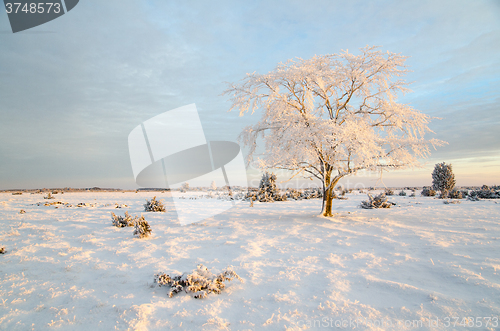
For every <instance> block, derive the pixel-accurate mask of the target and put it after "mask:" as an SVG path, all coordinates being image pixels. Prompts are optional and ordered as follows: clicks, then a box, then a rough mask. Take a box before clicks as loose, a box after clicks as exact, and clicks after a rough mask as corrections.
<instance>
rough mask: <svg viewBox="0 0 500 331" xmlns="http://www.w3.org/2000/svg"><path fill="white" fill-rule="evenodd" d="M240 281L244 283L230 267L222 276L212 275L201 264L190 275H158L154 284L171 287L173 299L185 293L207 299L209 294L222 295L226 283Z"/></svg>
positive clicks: (170, 295)
mask: <svg viewBox="0 0 500 331" xmlns="http://www.w3.org/2000/svg"><path fill="white" fill-rule="evenodd" d="M235 278H236V279H238V280H239V281H241V282H243V279H242V278H241V277H240V276H238V274H237V273H236V272H234V270H233V269H232V268H230V267H228V268H226V269H225V270H223V271H222V272H221V273H220V274H218V275H215V274H213V273H211V272H210V271H209V270H208V268H207V267H205V266H204V265H203V264H199V265H198V267H197V269H196V270H193V271H192V272H191V273H190V274H186V273H184V274H182V275H178V276H174V277H171V276H170V275H167V274H165V273H162V272H161V273H158V274H156V275H155V276H154V282H155V283H156V284H158V286H160V287H161V286H169V287H170V291H169V292H168V296H169V297H170V298H171V297H173V296H174V295H175V294H177V293H179V292H181V291H184V292H186V293H189V292H190V293H194V295H193V297H194V298H196V299H202V298H206V297H207V296H208V294H209V293H215V294H220V293H221V291H222V290H224V288H225V287H226V285H225V284H224V282H225V281H226V280H227V281H231V280H233V279H235Z"/></svg>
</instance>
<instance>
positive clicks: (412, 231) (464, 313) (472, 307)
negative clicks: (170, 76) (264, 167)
mask: <svg viewBox="0 0 500 331" xmlns="http://www.w3.org/2000/svg"><path fill="white" fill-rule="evenodd" d="M174 194H180V193H174ZM153 195H157V196H158V198H164V199H165V198H166V197H167V194H166V193H163V194H162V193H152V192H140V193H121V192H117V193H65V194H58V195H55V199H54V200H44V199H43V195H41V194H26V193H24V194H23V195H11V194H8V193H1V194H0V222H1V227H0V246H5V247H6V249H7V253H6V254H3V255H1V254H0V329H1V330H46V329H59V330H101V329H102V330H113V329H116V330H127V329H137V330H165V329H179V330H181V329H191V330H200V329H205V330H212V329H214V330H216V329H228V330H256V329H265V330H284V329H294V330H298V329H308V328H309V329H338V328H337V326H340V329H346V330H350V329H353V327H356V330H414V329H415V330H416V329H418V330H452V329H462V328H463V325H464V324H462V326H460V325H459V323H464V320H462V319H463V318H464V317H474V318H475V320H474V322H473V324H472V325H473V326H471V324H468V325H466V326H467V328H468V329H476V330H495V329H498V327H495V318H496V321H497V322H496V323H497V324H496V325H498V316H499V314H500V300H499V298H500V217H499V216H498V215H500V204H498V203H496V201H494V200H482V201H478V202H471V201H465V200H462V202H461V203H460V204H448V205H446V204H443V202H442V200H439V199H433V198H429V197H426V198H424V197H417V198H410V197H399V196H394V197H390V200H391V201H394V202H396V203H397V206H394V207H393V208H391V209H378V210H365V209H360V208H357V206H358V205H359V203H360V202H361V200H366V198H367V197H366V195H365V194H358V193H352V194H348V195H347V197H348V200H336V201H334V208H335V212H336V213H337V214H336V215H335V217H332V218H323V217H318V216H317V214H318V212H319V209H320V206H321V201H320V200H316V199H315V200H303V201H286V202H276V203H266V204H264V203H255V204H254V207H250V206H249V203H247V202H244V203H242V204H240V205H237V206H236V207H234V208H233V209H231V210H229V211H227V212H225V213H223V214H221V215H218V216H216V217H213V218H211V219H209V220H206V221H204V222H202V223H199V224H191V225H187V226H180V225H179V223H178V222H177V220H176V214H175V211H172V210H173V205H172V203H171V202H167V203H166V206H167V209H168V211H167V212H166V213H145V212H143V206H142V204H143V203H144V202H145V199H150V198H152V197H153ZM54 201H63V202H68V203H70V204H72V207H64V206H60V207H59V208H55V206H43V203H45V202H54ZM38 202H41V203H42V205H40V206H38V205H36V203H38ZM85 202H86V203H88V205H87V206H83V207H76V205H77V204H78V203H85ZM115 203H118V204H126V205H128V207H126V208H122V209H115V208H114V206H115ZM21 209H24V210H25V211H26V213H25V214H19V211H20V210H21ZM125 211H128V212H129V213H131V214H132V215H140V214H141V212H142V214H143V215H144V216H145V217H146V219H147V220H148V222H149V223H150V225H151V227H152V229H153V234H152V237H150V238H148V239H136V238H134V237H133V235H132V232H133V228H116V227H114V226H112V224H111V218H110V213H111V212H114V213H117V214H121V215H123V213H124V212H125ZM199 263H202V264H204V265H205V266H207V267H208V268H209V269H210V270H211V271H220V270H222V269H224V268H225V267H227V266H228V265H233V266H234V270H235V271H236V272H237V273H238V274H239V275H240V276H241V277H242V278H243V279H244V280H245V282H244V283H241V282H239V281H238V280H234V281H232V282H230V283H227V284H226V285H227V287H226V289H225V290H224V291H223V292H222V293H221V294H220V295H216V294H210V295H209V296H208V298H205V299H194V298H192V297H191V296H189V295H188V294H186V293H180V294H178V295H176V296H174V297H173V298H168V297H167V291H168V289H167V288H165V287H156V286H155V285H154V284H153V276H154V274H155V273H157V272H160V271H163V272H167V273H170V274H172V273H173V274H176V273H179V274H180V273H182V272H187V271H191V270H193V269H195V268H196V265H197V264H199ZM454 318H455V319H454ZM456 318H458V320H457V319H456ZM488 318H490V319H488ZM479 322H481V326H479ZM453 323H456V326H455V327H453ZM468 323H470V322H468Z"/></svg>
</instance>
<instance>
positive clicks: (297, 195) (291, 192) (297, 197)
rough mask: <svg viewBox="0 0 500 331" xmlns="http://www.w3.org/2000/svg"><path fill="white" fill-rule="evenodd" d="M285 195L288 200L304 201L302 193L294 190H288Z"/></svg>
mask: <svg viewBox="0 0 500 331" xmlns="http://www.w3.org/2000/svg"><path fill="white" fill-rule="evenodd" d="M285 194H286V197H287V198H288V199H293V200H300V199H302V192H300V191H299V190H296V189H293V188H289V189H287V190H286V193H285Z"/></svg>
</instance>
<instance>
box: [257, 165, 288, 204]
mask: <svg viewBox="0 0 500 331" xmlns="http://www.w3.org/2000/svg"><path fill="white" fill-rule="evenodd" d="M276 179H277V178H276V175H275V174H273V173H269V172H265V173H264V174H263V175H262V178H261V179H260V183H259V189H258V191H257V194H256V198H257V200H259V201H260V202H274V201H281V200H282V199H281V194H280V191H279V189H278V188H277V187H276Z"/></svg>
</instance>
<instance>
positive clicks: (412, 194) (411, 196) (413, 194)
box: [410, 190, 416, 198]
mask: <svg viewBox="0 0 500 331" xmlns="http://www.w3.org/2000/svg"><path fill="white" fill-rule="evenodd" d="M415 196H416V195H415V190H412V191H411V194H410V198H414V197H415Z"/></svg>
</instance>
